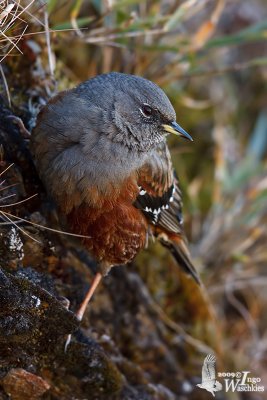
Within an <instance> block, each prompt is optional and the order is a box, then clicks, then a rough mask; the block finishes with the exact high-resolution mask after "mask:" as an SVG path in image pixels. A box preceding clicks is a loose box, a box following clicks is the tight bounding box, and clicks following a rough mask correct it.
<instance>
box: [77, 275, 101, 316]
mask: <svg viewBox="0 0 267 400" xmlns="http://www.w3.org/2000/svg"><path fill="white" fill-rule="evenodd" d="M101 279H102V274H101V273H100V272H97V274H96V276H95V277H94V280H93V282H92V284H91V286H90V288H89V290H88V292H87V293H86V296H85V298H84V299H83V302H82V304H81V305H80V307H79V309H78V311H76V313H75V315H76V317H77V319H78V321H81V320H82V319H83V314H84V312H85V310H86V307H87V305H88V303H89V301H90V300H91V298H92V296H93V294H94V292H95V290H96V288H97V286H98V285H99V283H100V281H101Z"/></svg>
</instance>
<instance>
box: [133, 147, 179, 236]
mask: <svg viewBox="0 0 267 400" xmlns="http://www.w3.org/2000/svg"><path fill="white" fill-rule="evenodd" d="M138 184H139V196H138V197H137V199H136V202H135V206H136V207H137V208H140V209H141V210H142V211H143V213H144V214H145V216H146V217H147V219H148V220H149V222H150V223H151V224H152V225H155V227H161V228H163V229H164V230H166V231H167V232H172V233H177V234H183V217H182V197H181V191H180V188H179V182H178V178H177V177H176V175H175V172H174V170H173V167H172V162H171V157H170V153H169V150H168V147H167V145H166V143H161V144H160V146H159V147H158V148H157V150H156V151H155V152H154V153H153V154H152V156H151V158H150V160H149V163H147V164H145V165H144V166H143V167H142V168H141V169H140V171H139V178H138Z"/></svg>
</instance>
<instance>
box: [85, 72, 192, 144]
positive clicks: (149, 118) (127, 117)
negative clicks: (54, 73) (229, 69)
mask: <svg viewBox="0 0 267 400" xmlns="http://www.w3.org/2000/svg"><path fill="white" fill-rule="evenodd" d="M93 80H94V81H95V82H94V87H95V91H98V92H99V96H100V98H101V99H102V108H103V113H104V114H103V119H102V121H103V127H102V128H103V132H104V133H106V135H107V136H108V137H109V138H110V139H111V140H112V141H113V142H120V143H123V144H125V145H126V146H127V147H128V148H130V149H132V150H137V151H149V150H150V149H151V148H153V147H155V146H156V145H157V144H158V143H160V142H162V141H163V140H165V137H166V135H168V134H169V133H173V134H175V135H178V136H181V137H184V138H186V139H189V140H192V138H191V136H190V135H189V134H188V133H187V132H185V131H184V130H183V129H182V128H181V127H180V126H179V125H178V123H177V122H176V114H175V111H174V108H173V106H172V104H171V102H170V100H169V99H168V97H167V96H166V94H165V93H164V92H163V91H162V90H161V89H160V88H159V87H158V86H157V85H155V84H154V83H152V82H151V81H149V80H147V79H144V78H141V77H138V76H134V75H126V74H120V73H116V72H115V73H110V74H106V75H100V76H98V77H96V78H94V79H93ZM91 83H92V80H91Z"/></svg>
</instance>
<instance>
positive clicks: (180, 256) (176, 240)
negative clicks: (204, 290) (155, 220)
mask: <svg viewBox="0 0 267 400" xmlns="http://www.w3.org/2000/svg"><path fill="white" fill-rule="evenodd" d="M158 239H159V240H160V242H161V244H162V245H163V246H164V247H167V248H168V249H169V250H170V252H171V253H172V255H173V257H174V258H175V260H176V261H177V262H178V264H179V265H180V267H181V268H182V269H183V270H184V271H185V272H186V273H187V274H189V275H191V276H192V277H193V278H194V280H195V281H196V282H197V283H198V284H199V285H200V284H201V281H200V277H199V275H198V273H197V271H196V269H195V267H194V265H193V263H192V260H191V257H190V253H189V250H188V248H187V245H186V242H185V239H183V238H182V237H181V236H178V235H176V234H175V235H167V234H165V233H164V234H159V236H158Z"/></svg>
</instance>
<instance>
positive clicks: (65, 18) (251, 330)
mask: <svg viewBox="0 0 267 400" xmlns="http://www.w3.org/2000/svg"><path fill="white" fill-rule="evenodd" d="M0 28H1V31H0V51H1V53H0V59H1V65H0V73H1V93H2V94H3V96H4V97H5V99H6V101H7V102H8V103H9V105H10V106H11V107H12V108H13V110H16V112H17V114H18V115H19V114H21V115H25V113H27V112H28V113H30V114H31V115H33V116H35V115H36V113H37V111H38V109H39V107H40V106H41V105H43V104H45V102H46V101H47V99H48V98H49V97H50V96H52V95H53V94H54V93H56V92H57V91H59V90H62V89H66V88H70V87H73V86H74V85H76V84H78V83H79V82H81V81H83V80H86V79H88V78H91V77H93V76H94V75H96V74H100V73H105V72H109V71H119V72H125V73H130V74H136V75H140V76H143V77H145V78H148V79H150V80H152V81H154V82H155V83H157V84H158V85H159V86H160V87H161V88H163V89H164V90H165V92H166V93H167V94H168V96H169V97H170V99H171V101H172V104H173V105H174V108H175V110H176V113H177V121H178V123H179V124H180V125H181V126H182V127H183V128H184V129H185V130H186V131H188V132H189V133H190V135H191V136H192V137H193V139H194V142H193V143H188V142H183V141H182V140H179V139H177V138H176V137H170V138H169V145H170V147H171V151H172V158H173V162H174V165H175V168H176V171H177V173H178V176H179V179H180V182H181V186H182V189H183V198H184V220H185V229H186V233H187V236H188V239H189V242H190V249H191V251H192V255H193V258H194V260H195V264H196V268H197V269H198V271H199V273H200V275H201V278H202V280H203V284H204V287H205V289H204V291H202V290H199V289H198V288H195V285H194V283H193V282H191V281H190V279H188V278H187V277H186V276H184V275H183V274H182V273H180V272H179V271H177V267H176V265H175V262H174V261H173V260H172V258H171V257H170V256H169V255H168V254H167V253H165V251H164V250H163V249H162V248H161V247H160V246H159V245H157V244H151V246H150V247H149V249H148V250H146V251H144V252H142V254H141V255H140V256H139V257H138V258H137V260H136V261H135V263H134V265H132V266H130V267H127V268H128V269H129V271H138V273H139V275H140V276H141V278H142V280H143V281H144V282H145V284H146V287H147V288H148V291H149V293H150V295H151V298H152V299H153V307H154V310H155V312H156V313H158V315H159V317H160V318H161V319H162V321H163V322H164V323H165V324H166V326H167V327H168V328H169V329H170V332H169V334H168V335H169V340H170V343H171V344H170V346H171V348H173V350H172V351H173V355H174V356H175V357H177V358H179V362H180V361H181V360H183V359H184V360H186V362H185V363H184V370H185V371H186V372H185V373H186V376H187V378H186V379H187V384H188V386H187V387H185V391H186V390H187V391H188V393H189V394H190V393H191V392H192V390H193V385H195V384H196V383H197V382H199V379H200V378H199V377H200V375H201V366H202V362H203V359H204V357H205V355H206V354H208V353H209V352H214V353H216V354H217V369H218V371H226V372H227V371H242V370H249V371H252V373H253V375H254V376H258V377H260V378H261V380H262V384H264V385H265V390H267V331H266V328H267V313H266V310H267V291H266V286H267V269H266V268H267V173H266V172H267V165H266V161H267V90H266V89H267V41H266V38H267V3H266V0H254V1H250V0H217V1H215V0H186V1H179V0H160V1H158V0H151V1H140V0H106V1H101V0H91V1H89V0H72V1H65V0H58V1H55V0H48V1H46V2H45V1H37V0H36V1H28V2H27V1H21V2H13V1H1V2H0ZM11 68H13V70H15V71H16V79H22V78H23V79H24V82H25V79H26V80H27V79H28V78H27V74H30V75H31V79H30V83H29V85H28V87H27V88H26V89H25V90H24V92H23V93H21V91H20V92H19V91H18V87H16V82H17V80H13V78H12V77H11V76H10V75H9V71H10V69H11ZM23 68H24V70H23ZM17 75H20V78H18V76H17ZM24 87H25V83H24ZM18 93H19V94H18ZM25 121H26V122H25V123H26V125H27V127H28V128H29V129H31V128H32V126H33V125H34V118H28V119H27V118H26V119H25ZM100 296H101V293H100ZM91 313H92V315H91V319H92V320H93V321H95V327H96V326H97V324H98V323H99V322H97V321H99V319H101V315H100V314H99V315H98V314H97V310H96V311H92V312H91ZM96 329H97V328H96ZM113 334H114V332H113ZM143 334H144V333H143ZM113 338H114V340H115V341H116V337H114V336H113ZM181 338H182V339H181ZM181 340H182V343H183V351H184V352H185V353H186V355H185V354H181V347H179V349H180V350H179V352H177V343H176V341H178V342H179V343H180V344H181ZM124 346H126V344H125V343H124ZM139 346H140V348H139V350H140V349H142V346H141V344H140V345H139ZM172 346H173V347H172ZM125 348H126V347H125ZM124 350H125V349H124ZM127 351H128V356H129V358H130V359H131V360H133V359H134V360H135V362H139V365H140V366H141V367H142V368H143V369H144V370H146V371H147V373H151V374H152V375H153V367H152V366H151V365H149V363H148V364H146V361H145V360H144V359H142V358H140V356H139V359H138V357H136V353H131V351H130V350H127ZM135 351H136V350H135ZM142 351H145V346H144V348H143V350H142ZM125 352H126V350H125ZM133 354H134V355H135V357H134V355H133ZM188 354H189V356H188ZM181 362H182V361H181ZM181 368H182V369H183V362H182V367H181ZM151 370H152V372H151ZM156 376H157V375H156ZM197 377H198V378H197ZM157 379H158V381H157ZM160 379H161V378H154V380H156V381H157V383H163V382H161V380H160ZM162 379H163V378H162ZM164 379H165V378H164ZM164 379H163V381H164V383H165V384H166V382H168V379H167V380H166V379H165V380H164ZM197 379H198V380H197ZM190 382H191V383H190ZM190 385H191V386H190ZM167 386H168V384H167ZM169 387H170V388H171V389H172V390H173V391H175V390H174V389H173V387H172V383H170V382H169ZM200 392H201V390H200V389H198V392H197V393H196V395H195V396H196V397H194V398H196V399H200V398H203V399H206V398H207V399H208V398H211V395H210V394H209V393H208V392H205V393H202V392H204V391H202V392H201V394H200ZM189 394H188V396H189ZM224 395H225V394H224ZM200 396H204V397H200ZM205 396H206V397H205ZM226 396H229V398H231V399H239V398H240V399H241V398H242V399H243V398H244V399H263V398H265V395H264V393H261V394H259V393H247V394H239V393H231V395H230V394H227V395H226ZM240 396H241V397H240ZM192 398H193V397H192ZM218 398H224V397H219V394H218ZM227 398H228V397H227Z"/></svg>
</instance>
